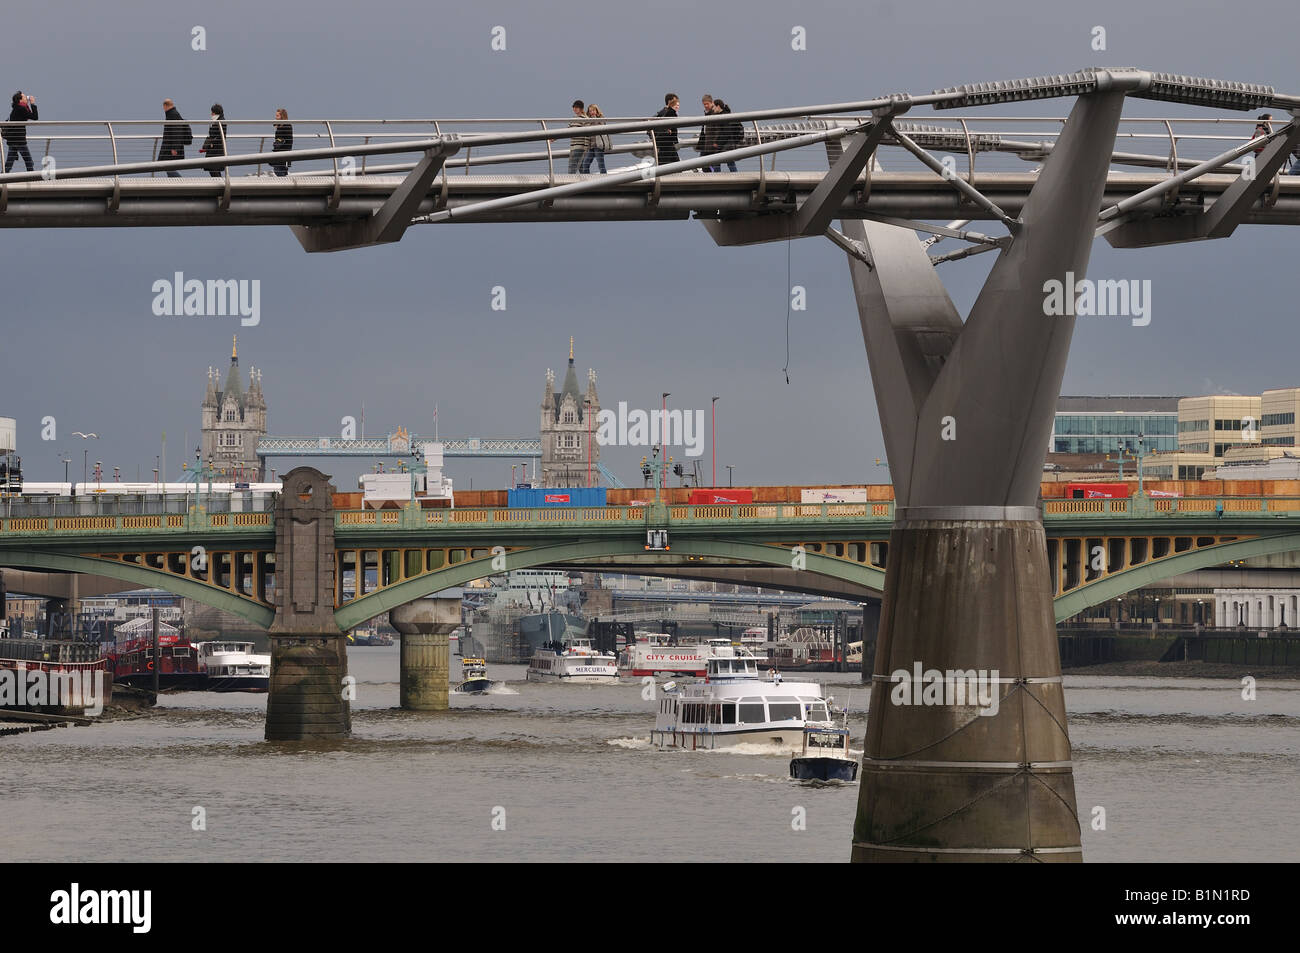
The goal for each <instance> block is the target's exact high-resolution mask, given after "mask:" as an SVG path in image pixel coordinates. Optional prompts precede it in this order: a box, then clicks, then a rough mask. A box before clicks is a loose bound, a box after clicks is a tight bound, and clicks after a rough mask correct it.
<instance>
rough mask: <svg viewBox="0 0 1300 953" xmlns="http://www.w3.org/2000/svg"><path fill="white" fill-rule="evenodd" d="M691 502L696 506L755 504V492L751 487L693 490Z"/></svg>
mask: <svg viewBox="0 0 1300 953" xmlns="http://www.w3.org/2000/svg"><path fill="white" fill-rule="evenodd" d="M690 502H691V503H692V504H694V505H696V506H708V505H712V504H715V503H717V504H722V503H753V502H754V491H753V489H752V488H751V487H747V486H743V487H742V486H737V487H721V488H714V489H707V490H701V489H698V488H697V489H693V490H691V497H690Z"/></svg>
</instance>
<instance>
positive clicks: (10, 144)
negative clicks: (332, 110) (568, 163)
mask: <svg viewBox="0 0 1300 953" xmlns="http://www.w3.org/2000/svg"><path fill="white" fill-rule="evenodd" d="M40 118H41V117H40V114H39V113H38V112H37V110H36V99H35V98H34V97H33V96H32V95H31V94H25V93H23V91H22V90H19V91H18V92H16V93H14V96H13V108H12V109H11V110H10V111H9V121H8V122H7V123H4V124H3V126H2V127H0V136H2V137H3V138H4V142H5V146H6V149H7V152H8V155H7V156H6V158H5V171H6V172H9V171H10V170H12V169H13V167H14V164H15V163H16V162H17V160H18V158H19V157H20V156H21V157H22V160H23V162H24V163H25V164H26V165H27V171H28V172H31V171H33V170H34V163H33V162H32V153H31V150H30V149H28V147H27V127H26V125H24V124H25V123H28V122H37V121H39V120H40ZM163 120H164V124H163V133H162V140H161V141H160V142H159V145H158V161H159V162H175V161H179V160H181V159H184V158H185V147H186V146H189V145H192V144H193V143H194V133H193V131H192V130H191V129H190V126H189V124H188V123H187V122H186V121H185V117H183V116H182V115H181V113H180V110H179V109H177V108H176V103H175V102H174V101H173V100H171V99H170V98H168V99H164V100H163ZM228 129H229V125H228V124H227V122H226V111H225V109H223V108H222V106H221V103H213V104H212V125H210V126H208V135H207V138H205V139H204V140H203V144H202V145H201V146H199V152H200V153H201V154H203V155H204V156H206V157H207V158H209V159H215V158H218V157H220V156H224V155H226V135H227V131H228ZM292 149H293V125H292V124H291V123H290V122H289V113H288V112H287V111H286V110H284V109H283V108H281V109H277V110H276V111H275V139H274V141H273V142H272V144H271V151H272V152H289V151H290V150H292ZM289 165H290V163H288V162H272V163H270V166H271V170H272V171H273V172H274V173H275V174H276V175H288V174H289ZM602 171H603V170H602ZM207 172H208V175H211V176H213V177H220V176H221V169H219V168H210V169H208V170H207ZM167 176H168V177H169V178H179V177H180V172H179V171H176V170H170V171H168V173H167Z"/></svg>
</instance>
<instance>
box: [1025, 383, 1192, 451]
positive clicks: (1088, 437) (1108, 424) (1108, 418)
mask: <svg viewBox="0 0 1300 953" xmlns="http://www.w3.org/2000/svg"><path fill="white" fill-rule="evenodd" d="M1139 441H1140V446H1141V448H1142V450H1143V451H1144V452H1145V453H1156V452H1158V451H1162V450H1177V449H1178V398H1177V397H1128V396H1123V397H1061V398H1060V399H1059V400H1058V401H1057V405H1056V419H1055V422H1054V423H1053V426H1052V437H1051V443H1050V445H1049V446H1048V452H1050V453H1092V454H1118V453H1119V452H1120V451H1122V450H1127V451H1130V452H1132V453H1137V452H1138V449H1139Z"/></svg>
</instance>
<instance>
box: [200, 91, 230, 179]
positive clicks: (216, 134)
mask: <svg viewBox="0 0 1300 953" xmlns="http://www.w3.org/2000/svg"><path fill="white" fill-rule="evenodd" d="M225 119H226V111H225V110H224V109H222V108H221V103H213V104H212V125H210V126H208V138H206V139H204V140H203V145H202V147H201V148H200V149H199V151H200V152H202V153H203V154H204V155H205V156H207V157H208V158H209V159H211V158H213V157H215V156H224V155H225V154H226V130H227V128H228V126H227V125H226V122H225ZM208 175H210V176H212V177H213V178H214V179H219V178H221V170H220V169H208Z"/></svg>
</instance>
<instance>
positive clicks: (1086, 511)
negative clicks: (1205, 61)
mask: <svg viewBox="0 0 1300 953" xmlns="http://www.w3.org/2000/svg"><path fill="white" fill-rule="evenodd" d="M192 499H193V498H192V497H191V500H192ZM96 502H101V501H96ZM112 502H113V501H109V500H104V501H102V503H103V505H104V506H105V509H104V510H95V509H89V510H82V509H77V508H76V506H75V502H74V501H71V500H68V499H66V498H65V499H63V500H59V501H54V502H47V503H26V504H13V507H17V508H18V509H16V510H15V509H12V508H9V509H7V508H6V503H5V501H0V540H3V539H6V538H13V537H17V536H32V535H35V536H44V535H61V534H62V535H87V534H98V533H106V534H116V533H126V534H129V533H133V532H135V533H157V532H160V531H164V532H165V531H173V532H177V533H180V534H184V533H191V532H206V531H231V532H247V531H248V530H250V529H257V528H260V529H267V530H269V529H271V528H273V527H274V525H275V517H274V513H273V512H271V510H270V504H269V503H267V504H263V505H262V507H261V508H259V509H258V510H252V509H250V510H247V511H241V510H238V509H235V510H230V509H229V508H227V509H226V510H225V511H223V512H215V511H208V510H206V509H204V508H203V507H201V506H199V507H195V506H191V507H190V508H189V509H188V510H186V511H184V512H179V513H177V512H170V511H168V512H151V513H133V512H113V511H112V509H111V506H112ZM214 502H216V500H215V499H214ZM665 511H666V513H667V516H668V521H669V525H678V526H738V525H744V524H752V525H760V524H770V525H772V526H774V527H776V528H780V527H781V526H790V527H805V526H819V525H823V526H834V525H845V524H847V525H855V526H857V525H861V524H863V523H868V524H876V525H878V526H879V527H880V528H882V529H886V528H888V527H889V526H890V525H892V523H893V521H894V502H893V501H892V500H883V501H872V502H867V503H740V504H700V505H697V504H685V505H681V504H670V505H667V506H666V507H665ZM1043 518H1044V521H1045V522H1047V523H1048V524H1051V523H1056V522H1071V523H1077V522H1083V523H1088V522H1091V521H1093V520H1095V521H1096V522H1097V523H1098V525H1099V528H1100V526H1101V525H1104V524H1105V523H1108V522H1111V523H1114V522H1118V523H1120V524H1123V523H1125V522H1137V521H1144V520H1166V519H1167V520H1169V521H1170V522H1171V523H1173V524H1176V523H1177V522H1178V521H1180V520H1182V521H1191V520H1201V521H1204V520H1205V519H1207V518H1214V519H1224V520H1233V519H1238V520H1239V519H1241V518H1258V519H1263V520H1275V519H1276V520H1300V496H1286V497H1232V496H1219V497H1170V498H1163V497H1156V498H1141V497H1135V498H1130V499H1107V500H1046V501H1044V504H1043ZM334 524H335V528H336V529H337V530H342V531H344V532H352V531H356V530H360V529H378V530H422V529H427V528H429V527H435V526H445V527H454V528H457V529H471V528H478V527H499V528H501V529H504V530H512V531H513V530H529V529H567V528H574V527H586V528H595V527H601V526H605V527H615V528H616V527H619V526H638V527H639V526H644V525H651V524H652V525H659V521H658V518H657V517H656V516H655V515H654V508H653V507H652V506H651V505H650V504H649V502H648V501H647V503H646V504H645V505H626V506H588V507H536V508H526V507H460V508H456V509H451V508H439V509H423V508H420V507H413V506H402V507H397V508H394V509H378V510H364V509H363V510H340V511H337V512H336V513H335V514H334Z"/></svg>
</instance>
